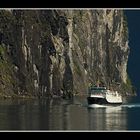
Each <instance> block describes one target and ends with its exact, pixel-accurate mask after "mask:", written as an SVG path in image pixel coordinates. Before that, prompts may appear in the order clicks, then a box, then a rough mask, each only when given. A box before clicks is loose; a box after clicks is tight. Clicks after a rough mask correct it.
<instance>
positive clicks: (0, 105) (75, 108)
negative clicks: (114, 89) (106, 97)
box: [0, 97, 140, 131]
mask: <svg viewBox="0 0 140 140" xmlns="http://www.w3.org/2000/svg"><path fill="white" fill-rule="evenodd" d="M139 118H140V97H135V98H134V99H132V100H128V102H126V103H125V104H123V105H120V106H117V107H113V106H110V107H106V106H96V107H95V106H88V105H87V101H86V98H85V97H74V99H73V100H63V99H59V98H56V99H44V100H2V101H1V102H0V130H1V131H2V130H6V131H7V130H10V131H12V130H19V131H20V130H27V131H28V130H33V131H34V130H39V131H41V130H46V131H50V130H53V131H54V130H55V131H59V130H64V131H65V130H70V131H78V130H82V131H85V130H89V131H90V130H92V131H127V130H132V131H133V130H140V121H139Z"/></svg>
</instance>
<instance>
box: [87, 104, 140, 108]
mask: <svg viewBox="0 0 140 140" xmlns="http://www.w3.org/2000/svg"><path fill="white" fill-rule="evenodd" d="M88 107H89V108H140V104H135V103H134V104H122V105H118V106H108V105H99V104H92V105H88Z"/></svg>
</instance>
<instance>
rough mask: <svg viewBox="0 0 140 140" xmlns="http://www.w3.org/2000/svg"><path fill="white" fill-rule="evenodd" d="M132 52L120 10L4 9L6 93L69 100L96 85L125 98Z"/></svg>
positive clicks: (0, 32)
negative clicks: (61, 97)
mask: <svg viewBox="0 0 140 140" xmlns="http://www.w3.org/2000/svg"><path fill="white" fill-rule="evenodd" d="M128 54H129V48H128V29H127V24H126V20H125V19H124V14H123V11H121V10H11V11H7V10H1V11H0V55H1V64H0V67H1V68H0V74H1V75H0V76H1V77H2V75H7V77H9V82H8V81H7V79H6V80H5V79H3V78H1V79H0V80H1V81H0V88H1V89H2V88H3V86H5V88H6V89H7V90H1V91H6V92H5V93H4V94H6V93H7V92H8V93H9V94H10V93H11V94H23V95H24V94H27V95H34V96H48V95H64V96H67V97H71V96H72V94H76V93H81V94H86V93H87V88H88V85H89V83H94V84H96V83H97V81H100V83H102V84H104V85H106V86H108V87H110V88H111V87H112V88H114V89H117V90H119V91H121V93H122V94H125V93H127V92H131V89H132V87H131V83H130V81H129V80H128V76H127V60H128ZM6 73H7V74H6ZM7 77H6V78H7ZM2 82H4V83H2ZM7 85H9V86H7ZM122 91H123V92H122Z"/></svg>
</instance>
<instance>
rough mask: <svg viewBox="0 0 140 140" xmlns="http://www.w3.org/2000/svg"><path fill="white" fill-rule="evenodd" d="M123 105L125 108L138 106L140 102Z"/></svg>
mask: <svg viewBox="0 0 140 140" xmlns="http://www.w3.org/2000/svg"><path fill="white" fill-rule="evenodd" d="M121 107H123V108H136V107H140V104H124V105H121Z"/></svg>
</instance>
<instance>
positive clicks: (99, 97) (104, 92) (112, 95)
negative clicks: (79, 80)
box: [87, 86, 122, 105]
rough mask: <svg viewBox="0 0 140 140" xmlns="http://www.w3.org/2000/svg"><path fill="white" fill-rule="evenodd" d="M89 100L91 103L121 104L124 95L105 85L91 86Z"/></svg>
mask: <svg viewBox="0 0 140 140" xmlns="http://www.w3.org/2000/svg"><path fill="white" fill-rule="evenodd" d="M87 101H88V104H89V105H91V104H98V105H121V104H122V96H121V95H120V94H119V93H118V92H117V91H111V90H109V89H107V88H106V87H104V86H90V87H89V91H88V97H87Z"/></svg>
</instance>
